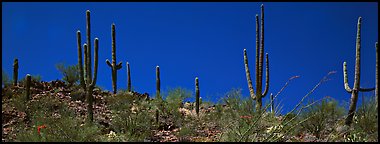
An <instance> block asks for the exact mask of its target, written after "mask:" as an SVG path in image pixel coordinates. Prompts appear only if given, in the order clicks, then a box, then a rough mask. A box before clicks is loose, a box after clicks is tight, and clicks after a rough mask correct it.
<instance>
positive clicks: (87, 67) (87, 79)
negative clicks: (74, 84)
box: [77, 10, 99, 122]
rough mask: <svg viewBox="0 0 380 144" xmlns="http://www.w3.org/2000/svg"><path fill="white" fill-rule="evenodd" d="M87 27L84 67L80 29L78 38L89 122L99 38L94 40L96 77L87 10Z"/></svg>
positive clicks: (87, 12) (79, 62)
mask: <svg viewBox="0 0 380 144" xmlns="http://www.w3.org/2000/svg"><path fill="white" fill-rule="evenodd" d="M86 20H87V22H86V24H87V26H86V29H87V43H85V44H83V49H84V67H83V66H82V65H83V64H82V47H81V34H80V31H79V30H78V31H77V39H78V65H79V69H80V70H79V71H80V83H81V85H82V87H83V88H84V89H85V90H86V98H87V102H88V106H87V111H88V115H87V119H88V121H89V122H92V121H93V106H92V105H93V101H94V100H93V96H92V91H93V89H94V88H95V85H96V78H97V74H98V73H97V72H98V45H99V44H98V43H99V39H98V38H95V40H94V49H95V50H94V77H92V74H91V47H90V43H91V42H90V11H89V10H87V11H86Z"/></svg>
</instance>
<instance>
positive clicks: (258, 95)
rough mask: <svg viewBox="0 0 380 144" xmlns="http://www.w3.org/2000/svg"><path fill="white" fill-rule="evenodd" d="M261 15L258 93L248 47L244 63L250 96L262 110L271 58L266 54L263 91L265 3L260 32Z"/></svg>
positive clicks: (257, 65) (257, 108) (262, 7)
mask: <svg viewBox="0 0 380 144" xmlns="http://www.w3.org/2000/svg"><path fill="white" fill-rule="evenodd" d="M258 17H259V16H258V15H256V93H255V90H254V89H253V86H252V80H251V74H250V72H249V67H248V57H247V52H246V49H244V64H245V72H246V76H247V82H248V89H249V92H250V96H251V98H252V99H253V100H256V110H257V111H259V110H261V107H262V98H263V97H265V96H266V94H267V93H268V89H269V58H268V54H266V82H265V89H264V92H261V91H262V83H263V81H262V77H263V63H264V61H263V59H264V5H261V24H260V33H259V18H258Z"/></svg>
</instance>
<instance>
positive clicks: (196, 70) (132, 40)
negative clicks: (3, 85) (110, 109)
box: [2, 2, 378, 111]
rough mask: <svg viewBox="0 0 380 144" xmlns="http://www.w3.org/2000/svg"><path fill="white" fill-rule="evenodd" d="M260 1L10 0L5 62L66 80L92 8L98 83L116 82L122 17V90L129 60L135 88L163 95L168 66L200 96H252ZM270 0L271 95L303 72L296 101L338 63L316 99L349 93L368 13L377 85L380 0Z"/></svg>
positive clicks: (294, 85)
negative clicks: (112, 62)
mask: <svg viewBox="0 0 380 144" xmlns="http://www.w3.org/2000/svg"><path fill="white" fill-rule="evenodd" d="M261 4H262V3H258V2H247V3H243V2H238V3H232V2H228V3H222V2H218V3H206V2H203V3H195V2H194V3H190V2H189V3H188V2H181V3H169V2H162V3H151V2H144V3H103V2H102V3H100V2H96V3H37V2H34V3H24V2H18V3H4V2H3V3H2V21H3V23H2V68H3V69H4V70H5V71H6V72H7V73H8V75H10V76H11V75H12V64H13V59H14V58H16V57H17V58H18V59H19V66H20V68H19V79H21V78H22V77H24V76H25V75H26V74H27V73H30V74H32V75H41V76H42V79H43V80H44V81H51V80H55V79H61V78H62V75H61V74H60V72H59V71H58V70H57V69H56V67H55V64H57V63H60V62H65V63H66V64H69V65H73V64H77V61H78V60H77V57H78V54H77V41H76V31H77V30H80V31H81V32H82V42H84V41H85V31H86V29H85V27H86V14H85V11H86V10H90V11H91V24H92V25H91V38H92V41H93V39H94V38H95V37H98V38H99V68H98V80H97V85H98V86H100V87H102V88H104V89H107V90H112V80H111V69H110V68H109V67H108V65H107V64H106V63H105V60H106V59H111V24H112V23H115V24H116V48H117V62H119V61H122V62H123V68H122V69H121V70H119V71H118V81H117V85H118V89H119V90H120V89H126V87H127V74H126V66H125V64H126V61H128V62H129V63H130V65H131V75H132V86H133V88H134V89H135V90H137V91H138V92H140V93H144V92H148V93H149V94H150V95H154V93H155V87H156V86H155V84H156V81H155V79H156V76H155V66H156V65H159V66H160V68H161V88H162V90H161V91H164V92H165V91H167V90H168V88H175V87H178V86H180V87H183V88H187V89H189V90H191V91H194V78H195V77H196V76H198V77H199V82H200V90H201V97H203V98H204V99H206V100H210V99H211V100H213V101H215V100H216V99H219V97H220V96H222V95H223V94H224V93H226V92H228V91H230V90H231V89H232V88H242V93H243V95H244V96H248V95H249V91H248V87H247V81H246V76H245V70H244V62H243V49H244V48H246V49H247V51H248V57H249V63H250V68H251V72H252V74H251V75H252V76H254V74H253V72H254V63H255V57H254V56H255V14H260V5H261ZM263 4H264V6H265V50H264V51H265V52H267V53H269V58H270V64H269V65H270V89H269V93H277V92H278V91H279V90H280V89H281V87H282V86H283V85H284V84H285V82H286V81H287V80H288V79H289V78H290V77H292V76H295V75H300V78H298V79H296V80H294V81H292V82H291V83H290V85H289V86H288V87H287V88H286V89H285V90H284V91H283V93H282V94H281V95H280V96H279V100H282V103H283V104H284V111H288V110H290V109H291V108H293V107H294V106H295V104H296V103H297V102H298V101H299V100H300V99H301V98H302V97H303V96H304V95H305V94H306V93H307V92H309V91H310V90H311V89H312V88H313V87H314V86H315V85H316V84H317V83H318V82H319V80H320V79H321V78H322V77H323V76H325V75H326V74H327V73H328V72H330V71H333V70H335V71H337V73H336V74H334V75H332V76H331V77H330V78H331V80H330V81H328V82H326V83H324V84H323V85H321V86H320V87H319V88H318V89H317V90H316V91H315V93H313V94H312V95H311V96H310V98H313V99H320V98H322V97H324V96H331V97H333V98H335V99H338V100H339V101H348V100H349V98H350V94H348V93H347V92H345V90H344V87H343V73H342V63H343V61H347V64H348V75H349V84H350V86H352V85H353V77H354V63H355V39H356V30H357V29H356V27H357V19H358V17H359V16H361V17H362V18H363V20H362V50H361V52H362V53H361V56H362V61H361V63H362V67H361V72H362V73H361V86H363V87H374V85H375V42H376V41H377V40H378V33H377V32H378V3H376V2H371V3H369V2H363V3H360V2H354V3H342V2H340V3H331V2H328V3H312V2H307V3H306V2H304V3H293V2H292V3H283V2H273V3H263ZM92 45H93V44H92ZM92 52H93V49H92ZM92 55H93V54H92ZM92 60H93V59H92ZM252 79H253V80H254V79H255V77H252ZM193 94H194V92H193ZM369 94H372V93H369ZM369 94H368V93H367V95H369ZM268 95H269V94H268ZM267 99H269V96H267V97H265V100H267Z"/></svg>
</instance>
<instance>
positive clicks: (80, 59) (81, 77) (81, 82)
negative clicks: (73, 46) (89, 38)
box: [77, 30, 87, 90]
mask: <svg viewBox="0 0 380 144" xmlns="http://www.w3.org/2000/svg"><path fill="white" fill-rule="evenodd" d="M77 45H78V69H79V82H80V85H81V86H82V88H83V89H84V90H85V89H86V84H85V82H84V72H83V61H82V47H81V34H80V31H79V30H78V31H77ZM86 52H87V51H86Z"/></svg>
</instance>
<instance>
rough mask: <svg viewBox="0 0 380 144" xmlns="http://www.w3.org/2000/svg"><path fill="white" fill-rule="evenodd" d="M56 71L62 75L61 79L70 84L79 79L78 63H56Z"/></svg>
mask: <svg viewBox="0 0 380 144" xmlns="http://www.w3.org/2000/svg"><path fill="white" fill-rule="evenodd" d="M55 67H56V68H57V70H58V71H60V72H61V73H62V75H63V78H62V79H63V80H64V81H65V82H67V83H68V84H69V86H72V85H73V84H75V83H76V82H77V81H79V68H78V65H68V66H65V64H64V63H58V64H56V65H55Z"/></svg>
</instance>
